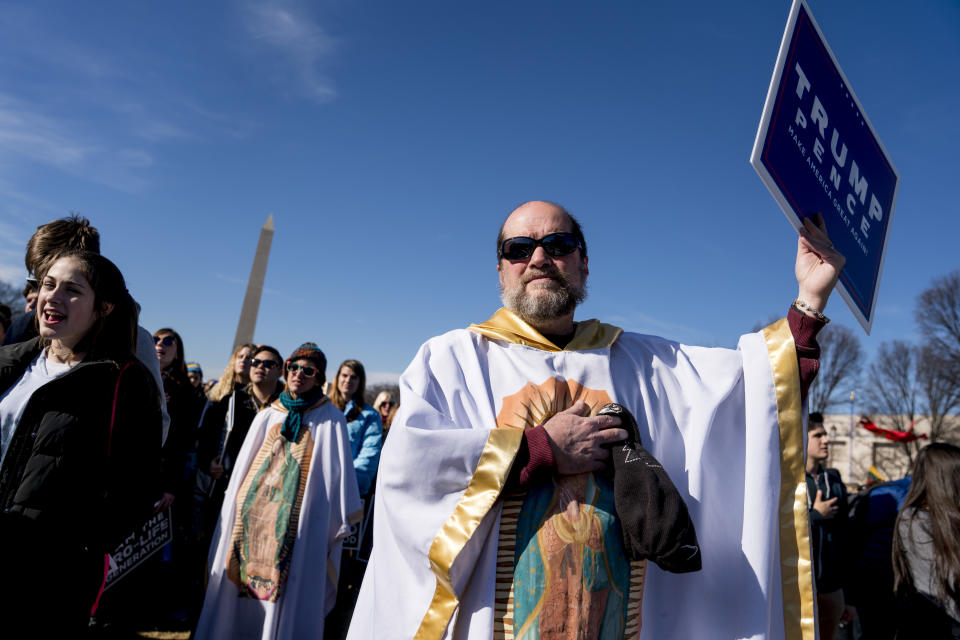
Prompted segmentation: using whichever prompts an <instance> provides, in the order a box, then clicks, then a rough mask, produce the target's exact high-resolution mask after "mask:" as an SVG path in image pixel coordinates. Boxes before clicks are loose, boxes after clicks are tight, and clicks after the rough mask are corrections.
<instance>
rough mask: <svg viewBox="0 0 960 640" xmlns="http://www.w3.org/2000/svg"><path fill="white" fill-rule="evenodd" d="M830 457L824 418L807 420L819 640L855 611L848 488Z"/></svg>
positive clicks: (833, 633)
mask: <svg viewBox="0 0 960 640" xmlns="http://www.w3.org/2000/svg"><path fill="white" fill-rule="evenodd" d="M828 456H829V445H828V436H827V430H826V428H825V427H824V426H823V416H822V415H821V414H819V413H816V412H814V413H811V414H810V416H809V418H807V509H808V511H809V513H810V537H811V538H812V541H813V576H814V581H815V584H816V587H817V589H816V590H817V612H818V618H819V625H820V640H833V639H834V638H835V637H836V634H837V629H838V628H839V626H840V623H841V622H849V621H850V620H852V619H853V617H854V615H855V614H856V610H855V609H854V608H853V607H852V606H849V605H847V604H846V600H845V599H844V594H843V587H844V585H845V584H846V582H847V577H848V566H849V558H848V555H847V545H848V542H849V540H848V526H847V488H846V486H844V484H843V480H842V479H841V478H840V472H839V471H837V470H836V469H826V468H824V466H823V464H824V463H825V462H826V461H827V457H828Z"/></svg>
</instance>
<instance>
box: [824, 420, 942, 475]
mask: <svg viewBox="0 0 960 640" xmlns="http://www.w3.org/2000/svg"><path fill="white" fill-rule="evenodd" d="M861 417H862V416H861V415H854V416H853V418H852V425H853V426H852V428H853V441H852V445H851V439H850V431H851V416H850V414H849V413H835V414H826V415H824V416H823V423H824V426H825V427H826V428H827V433H828V434H829V436H830V456H829V457H828V458H827V463H826V466H828V467H833V468H835V469H839V471H840V475H842V476H843V480H844V482H846V483H847V486H848V487H849V488H850V490H851V491H856V490H857V486H858V485H865V484H867V483H868V480H869V478H870V467H871V466H872V467H874V469H876V470H877V471H879V472H880V473H881V474H882V475H883V477H884V478H886V479H887V480H896V479H898V478H902V477H904V476H905V475H906V474H907V473H908V472H909V470H910V457H909V456H908V455H907V450H906V445H904V444H902V443H900V442H895V441H893V440H889V439H887V438H885V437H884V436H883V435H880V434H875V433H872V432H870V431H867V430H866V429H864V428H863V427H862V426H861V425H860V419H861ZM873 420H874V422H876V423H877V424H878V425H880V426H881V427H885V426H889V421H888V420H884V416H879V415H875V416H873ZM947 420H948V424H949V429H950V433H951V434H952V435H954V437H955V439H956V438H960V416H956V415H954V416H947ZM906 422H907V424H909V421H906ZM915 425H916V426H915V431H916V433H917V434H918V435H927V436H929V433H930V422H929V420H927V418H926V416H917V419H916V422H915ZM929 443H930V440H929V439H921V440H918V441H917V442H916V444H910V445H909V446H910V447H921V448H922V447H925V446H926V445H927V444H929ZM851 446H852V455H851Z"/></svg>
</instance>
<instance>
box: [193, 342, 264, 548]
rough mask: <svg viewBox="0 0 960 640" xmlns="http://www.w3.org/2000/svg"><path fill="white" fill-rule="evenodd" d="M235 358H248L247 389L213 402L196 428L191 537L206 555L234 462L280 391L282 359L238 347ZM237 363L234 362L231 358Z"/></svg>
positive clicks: (259, 348) (256, 349)
mask: <svg viewBox="0 0 960 640" xmlns="http://www.w3.org/2000/svg"><path fill="white" fill-rule="evenodd" d="M236 352H237V353H238V354H243V353H249V354H252V357H251V358H248V359H247V360H248V361H247V363H246V365H245V366H246V367H247V369H248V371H249V377H250V383H249V384H247V385H245V386H242V387H241V386H235V388H234V390H233V392H232V393H230V394H228V395H226V396H224V397H223V398H221V399H220V400H219V401H217V402H213V401H210V402H208V404H207V408H206V409H205V410H204V414H203V419H202V420H201V422H200V433H199V436H198V442H197V488H196V491H195V493H194V498H195V508H196V509H198V510H199V512H198V513H196V514H195V518H198V520H196V521H195V523H196V525H197V526H198V530H196V531H195V532H194V535H195V537H196V538H197V539H198V540H199V541H200V546H201V548H203V549H204V550H206V549H207V548H208V547H209V544H210V539H211V536H212V535H213V527H214V525H216V522H217V515H218V514H219V512H220V507H221V505H222V504H223V494H224V492H225V491H226V489H227V483H228V482H229V481H230V473H231V471H232V470H233V464H234V461H235V460H236V459H237V454H238V453H239V452H240V447H241V445H243V441H244V439H245V438H246V437H247V431H248V430H249V429H250V424H251V423H252V422H253V419H254V417H256V415H257V413H258V412H259V411H261V410H263V409H265V408H266V407H268V406H270V404H272V403H273V402H274V401H275V400H276V399H277V398H278V397H279V396H280V392H281V391H282V390H283V385H282V383H281V382H280V373H281V371H282V369H283V358H282V357H281V356H280V352H279V351H277V350H276V349H275V348H273V347H271V346H269V345H260V346H255V345H241V347H240V348H238V349H237V350H236ZM234 359H236V358H234Z"/></svg>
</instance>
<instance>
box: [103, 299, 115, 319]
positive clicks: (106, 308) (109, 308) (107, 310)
mask: <svg viewBox="0 0 960 640" xmlns="http://www.w3.org/2000/svg"><path fill="white" fill-rule="evenodd" d="M113 306H114V305H113V303H112V302H104V303H101V304H100V315H101V316H103V317H104V318H106V317H107V316H108V315H110V314H111V313H112V312H113Z"/></svg>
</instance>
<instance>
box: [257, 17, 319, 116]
mask: <svg viewBox="0 0 960 640" xmlns="http://www.w3.org/2000/svg"><path fill="white" fill-rule="evenodd" d="M243 18H244V25H245V27H246V29H247V33H248V34H249V35H250V37H251V38H252V39H253V40H254V41H255V42H257V43H258V44H260V45H262V46H263V47H266V48H269V49H273V50H274V51H276V52H278V53H279V54H280V55H281V56H282V57H283V58H284V59H285V66H286V67H287V69H286V70H285V71H283V72H282V73H281V74H280V75H281V77H282V80H287V79H288V78H289V77H290V76H291V75H292V76H293V77H294V78H295V82H296V86H297V87H298V89H299V91H300V92H303V93H305V94H306V95H307V97H309V98H311V99H312V100H315V101H317V102H329V101H330V100H333V99H334V98H336V97H337V92H336V89H335V88H334V86H333V81H332V80H331V79H330V78H329V76H327V75H326V74H325V73H324V70H323V68H324V66H325V65H326V63H327V62H328V60H329V57H330V55H331V54H332V53H333V51H334V50H335V48H336V45H337V40H336V39H335V38H333V37H332V36H330V35H329V34H328V33H327V32H326V31H325V30H324V29H323V27H321V26H320V24H319V23H317V22H316V20H314V19H313V18H312V17H311V16H309V15H307V13H306V12H305V11H304V10H303V9H302V8H300V7H298V6H296V5H295V4H294V3H293V2H289V1H286V0H272V1H265V2H264V1H261V2H247V3H246V4H245V5H244V10H243Z"/></svg>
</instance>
